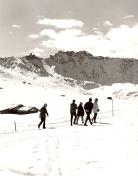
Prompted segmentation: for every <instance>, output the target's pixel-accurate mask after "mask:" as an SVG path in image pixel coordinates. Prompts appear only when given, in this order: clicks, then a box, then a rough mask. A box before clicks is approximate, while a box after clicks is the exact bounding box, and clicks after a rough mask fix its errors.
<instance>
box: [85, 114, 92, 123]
mask: <svg viewBox="0 0 138 180" xmlns="http://www.w3.org/2000/svg"><path fill="white" fill-rule="evenodd" d="M86 114H87V117H86V120H85V123H84V125H87V121H88V120H89V122H90V124H91V125H92V122H91V118H90V114H91V113H89V112H86Z"/></svg>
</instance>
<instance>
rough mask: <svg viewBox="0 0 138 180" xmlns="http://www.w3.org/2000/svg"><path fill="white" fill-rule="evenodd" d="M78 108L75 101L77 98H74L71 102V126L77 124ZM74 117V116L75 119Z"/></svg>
mask: <svg viewBox="0 0 138 180" xmlns="http://www.w3.org/2000/svg"><path fill="white" fill-rule="evenodd" d="M76 110H77V104H76V103H75V100H73V102H72V103H71V104H70V115H71V119H70V121H71V126H72V125H73V124H75V121H76V117H77V116H76ZM73 117H74V121H73Z"/></svg>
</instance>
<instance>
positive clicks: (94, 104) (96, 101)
mask: <svg viewBox="0 0 138 180" xmlns="http://www.w3.org/2000/svg"><path fill="white" fill-rule="evenodd" d="M98 112H99V106H98V98H95V101H94V103H93V113H94V116H93V118H92V123H96V118H97V114H98Z"/></svg>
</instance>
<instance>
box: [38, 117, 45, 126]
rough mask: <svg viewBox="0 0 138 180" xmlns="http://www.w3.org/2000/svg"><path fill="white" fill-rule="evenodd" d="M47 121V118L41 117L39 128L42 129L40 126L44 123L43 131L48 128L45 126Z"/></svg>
mask: <svg viewBox="0 0 138 180" xmlns="http://www.w3.org/2000/svg"><path fill="white" fill-rule="evenodd" d="M45 119H46V117H41V121H40V123H39V124H38V127H39V128H40V126H41V124H42V123H43V129H45V128H46V126H45Z"/></svg>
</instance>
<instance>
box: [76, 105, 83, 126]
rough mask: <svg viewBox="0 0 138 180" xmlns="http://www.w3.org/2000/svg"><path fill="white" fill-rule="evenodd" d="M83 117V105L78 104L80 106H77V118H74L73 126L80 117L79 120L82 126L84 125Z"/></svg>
mask: <svg viewBox="0 0 138 180" xmlns="http://www.w3.org/2000/svg"><path fill="white" fill-rule="evenodd" d="M83 116H84V108H83V103H82V102H80V104H79V106H78V112H77V118H76V123H75V124H78V120H79V117H81V119H82V124H83V123H84V120H83Z"/></svg>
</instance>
